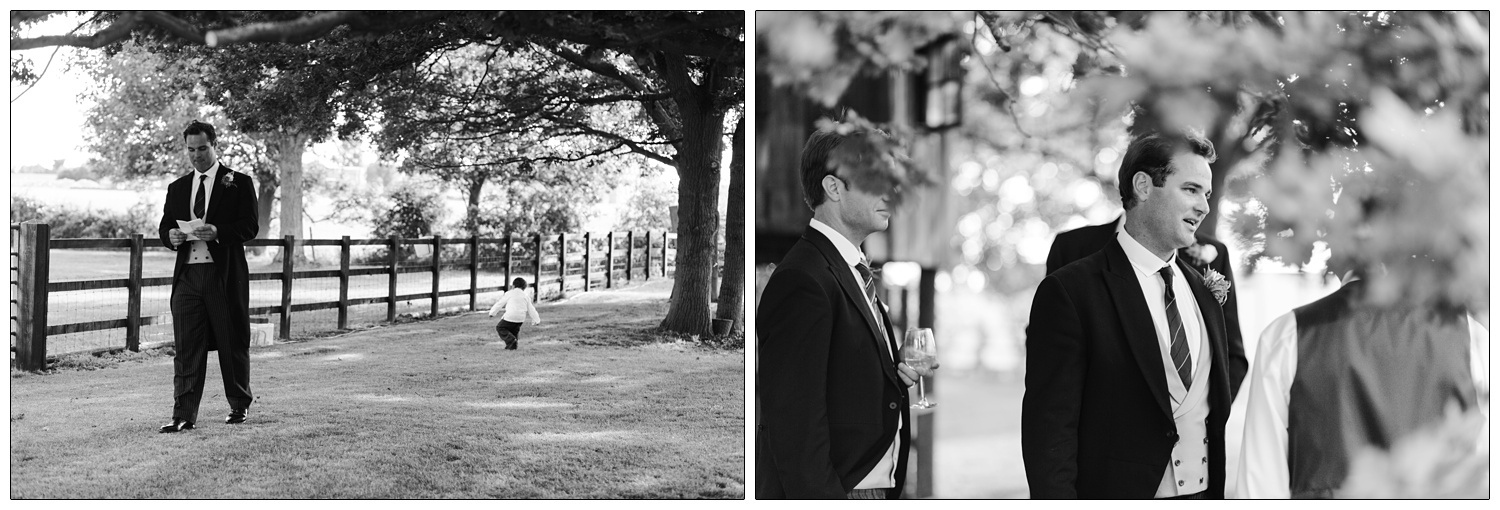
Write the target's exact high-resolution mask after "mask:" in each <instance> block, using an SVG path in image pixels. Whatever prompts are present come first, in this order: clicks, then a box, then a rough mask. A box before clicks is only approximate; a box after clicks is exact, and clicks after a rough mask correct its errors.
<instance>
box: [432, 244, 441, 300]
mask: <svg viewBox="0 0 1500 510" xmlns="http://www.w3.org/2000/svg"><path fill="white" fill-rule="evenodd" d="M442 255H443V236H440V235H437V234H433V235H432V317H437V314H438V286H439V285H441V284H442V283H443V280H442V278H443V274H442V273H443V266H441V265H439V264H440V263H441V262H442V259H443V256H442Z"/></svg>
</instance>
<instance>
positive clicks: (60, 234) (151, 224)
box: [10, 195, 161, 240]
mask: <svg viewBox="0 0 1500 510" xmlns="http://www.w3.org/2000/svg"><path fill="white" fill-rule="evenodd" d="M160 207H161V204H158V203H155V202H153V201H151V200H144V199H143V200H141V201H139V202H136V203H135V204H134V205H131V206H130V208H128V209H126V210H125V211H124V212H115V211H109V210H99V209H83V208H79V207H73V206H67V205H55V204H47V203H44V202H40V201H37V200H36V199H33V198H31V197H28V196H26V195H15V196H12V197H11V199H10V221H11V223H24V222H28V221H38V222H42V223H46V224H47V225H49V226H50V228H51V229H50V235H51V236H52V238H53V239H97V238H123V237H130V235H131V234H135V233H141V234H144V235H145V236H146V239H148V240H150V239H155V238H156V235H157V233H156V226H157V221H158V220H159V219H161V217H160V213H159V211H160Z"/></svg>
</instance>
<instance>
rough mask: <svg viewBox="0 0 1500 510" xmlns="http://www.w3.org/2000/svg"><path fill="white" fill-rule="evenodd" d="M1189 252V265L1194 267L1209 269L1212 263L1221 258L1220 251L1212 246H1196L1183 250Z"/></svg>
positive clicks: (1200, 244)
mask: <svg viewBox="0 0 1500 510" xmlns="http://www.w3.org/2000/svg"><path fill="white" fill-rule="evenodd" d="M1183 251H1184V252H1187V256H1188V265H1191V266H1193V267H1208V264H1209V263H1210V262H1213V261H1214V259H1217V258H1219V249H1218V248H1216V247H1214V245H1212V244H1203V243H1199V244H1195V245H1192V246H1189V247H1187V249H1184V250H1183Z"/></svg>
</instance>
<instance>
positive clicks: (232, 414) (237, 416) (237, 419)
mask: <svg viewBox="0 0 1500 510" xmlns="http://www.w3.org/2000/svg"><path fill="white" fill-rule="evenodd" d="M245 411H246V410H245V409H230V410H229V417H228V418H225V419H224V423H228V424H231V425H233V424H236V423H245Z"/></svg>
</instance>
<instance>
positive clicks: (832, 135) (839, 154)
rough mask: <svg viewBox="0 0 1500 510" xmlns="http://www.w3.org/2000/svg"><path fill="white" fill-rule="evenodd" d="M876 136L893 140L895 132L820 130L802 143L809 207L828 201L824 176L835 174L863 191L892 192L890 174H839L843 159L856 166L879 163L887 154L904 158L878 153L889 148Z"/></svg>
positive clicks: (804, 197)
mask: <svg viewBox="0 0 1500 510" xmlns="http://www.w3.org/2000/svg"><path fill="white" fill-rule="evenodd" d="M872 135H876V136H879V137H881V138H883V139H884V140H885V141H886V142H887V143H891V142H892V138H891V135H890V134H888V133H886V132H884V131H880V130H874V132H873V133H872V132H871V130H869V129H862V128H856V129H852V130H848V131H847V132H840V130H839V129H837V128H834V129H819V130H816V131H814V132H813V134H812V135H810V136H808V137H807V143H806V144H804V145H803V146H802V200H803V202H805V203H806V204H807V207H808V208H809V209H817V208H818V206H820V205H823V202H824V201H826V200H827V198H828V197H827V196H825V195H824V192H823V177H825V176H829V175H833V176H835V177H838V178H839V180H842V181H844V183H845V184H849V185H851V186H856V187H858V188H859V189H861V190H864V191H867V192H872V193H875V194H883V193H887V192H889V191H890V189H891V188H892V187H893V186H894V184H895V183H894V182H891V181H892V179H891V178H889V176H883V175H882V174H879V173H878V172H879V169H875V170H876V172H877V173H871V172H856V175H835V170H836V169H837V168H838V164H837V163H839V162H844V163H853V164H856V165H876V166H877V167H878V166H879V165H881V164H882V163H881V162H879V161H877V160H879V159H880V158H884V157H886V156H892V157H904V156H898V155H892V154H877V153H878V152H880V151H887V150H889V149H888V148H883V147H880V146H879V145H880V143H879V141H877V140H872Z"/></svg>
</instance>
